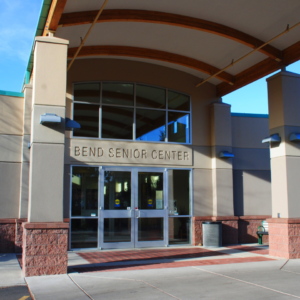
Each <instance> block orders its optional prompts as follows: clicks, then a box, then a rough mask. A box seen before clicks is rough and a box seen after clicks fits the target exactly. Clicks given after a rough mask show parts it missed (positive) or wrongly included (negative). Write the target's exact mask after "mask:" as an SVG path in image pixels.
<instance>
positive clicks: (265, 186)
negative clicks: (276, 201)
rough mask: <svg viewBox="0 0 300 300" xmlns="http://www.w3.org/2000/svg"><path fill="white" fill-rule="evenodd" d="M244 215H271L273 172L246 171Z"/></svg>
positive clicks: (244, 175)
mask: <svg viewBox="0 0 300 300" xmlns="http://www.w3.org/2000/svg"><path fill="white" fill-rule="evenodd" d="M243 190H244V215H245V216H251V215H271V214H272V196H271V172H270V171H250V170H249V171H244V172H243Z"/></svg>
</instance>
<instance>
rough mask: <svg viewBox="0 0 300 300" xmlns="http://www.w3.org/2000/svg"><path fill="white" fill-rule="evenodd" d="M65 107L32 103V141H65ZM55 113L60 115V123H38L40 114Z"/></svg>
mask: <svg viewBox="0 0 300 300" xmlns="http://www.w3.org/2000/svg"><path fill="white" fill-rule="evenodd" d="M65 110H66V109H65V107H57V106H48V105H47V106H46V105H34V108H33V114H32V117H33V124H32V128H31V131H32V134H31V137H32V140H31V142H32V143H64V141H65V135H64V133H65ZM45 113H51V114H56V115H57V116H59V117H61V118H62V120H61V123H59V124H53V125H43V124H40V118H41V115H44V114H45Z"/></svg>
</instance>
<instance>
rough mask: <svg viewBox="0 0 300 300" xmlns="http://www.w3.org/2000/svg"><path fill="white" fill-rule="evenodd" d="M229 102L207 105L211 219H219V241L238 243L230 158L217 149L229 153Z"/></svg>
mask: <svg viewBox="0 0 300 300" xmlns="http://www.w3.org/2000/svg"><path fill="white" fill-rule="evenodd" d="M230 107H231V106H230V105H229V104H225V103H219V102H218V103H213V104H212V105H211V145H212V188H213V199H212V200H213V220H215V221H222V224H223V225H222V232H223V233H222V239H223V244H237V243H238V217H235V216H234V210H233V207H234V205H233V173H232V158H221V157H220V153H221V152H224V151H227V152H229V153H232V133H231V111H230Z"/></svg>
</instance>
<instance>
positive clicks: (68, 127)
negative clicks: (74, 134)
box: [65, 118, 81, 130]
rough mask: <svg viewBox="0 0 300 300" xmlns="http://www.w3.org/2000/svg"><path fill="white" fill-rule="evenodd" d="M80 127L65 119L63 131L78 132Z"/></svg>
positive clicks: (76, 123)
mask: <svg viewBox="0 0 300 300" xmlns="http://www.w3.org/2000/svg"><path fill="white" fill-rule="evenodd" d="M80 128H81V126H80V124H79V123H78V122H76V121H74V120H70V119H69V118H66V125H65V130H78V129H80Z"/></svg>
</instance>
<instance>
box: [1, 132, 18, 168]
mask: <svg viewBox="0 0 300 300" xmlns="http://www.w3.org/2000/svg"><path fill="white" fill-rule="evenodd" d="M22 140H23V137H22V136H20V135H3V134H0V161H3V162H21V158H22Z"/></svg>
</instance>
